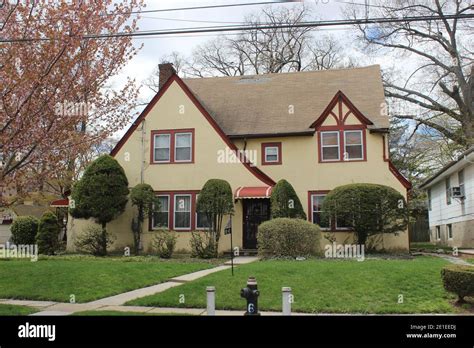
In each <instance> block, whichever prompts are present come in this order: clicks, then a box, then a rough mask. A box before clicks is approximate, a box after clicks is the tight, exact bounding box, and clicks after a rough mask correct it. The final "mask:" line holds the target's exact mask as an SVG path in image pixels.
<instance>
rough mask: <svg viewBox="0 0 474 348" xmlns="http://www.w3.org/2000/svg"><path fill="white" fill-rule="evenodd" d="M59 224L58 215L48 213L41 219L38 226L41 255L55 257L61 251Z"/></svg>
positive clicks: (38, 242) (37, 239)
mask: <svg viewBox="0 0 474 348" xmlns="http://www.w3.org/2000/svg"><path fill="white" fill-rule="evenodd" d="M59 232H60V229H59V224H58V218H57V217H56V215H55V214H54V213H52V212H50V211H47V212H46V213H44V214H43V216H42V217H41V220H40V221H39V225H38V234H37V235H36V243H37V244H38V249H39V250H38V251H39V253H40V254H47V255H54V253H55V252H56V251H57V250H58V249H59Z"/></svg>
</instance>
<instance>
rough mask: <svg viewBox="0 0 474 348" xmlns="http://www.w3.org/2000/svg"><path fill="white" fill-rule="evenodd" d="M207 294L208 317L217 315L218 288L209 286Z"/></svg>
mask: <svg viewBox="0 0 474 348" xmlns="http://www.w3.org/2000/svg"><path fill="white" fill-rule="evenodd" d="M206 292H207V315H216V288H215V287H214V286H208V287H207V288H206Z"/></svg>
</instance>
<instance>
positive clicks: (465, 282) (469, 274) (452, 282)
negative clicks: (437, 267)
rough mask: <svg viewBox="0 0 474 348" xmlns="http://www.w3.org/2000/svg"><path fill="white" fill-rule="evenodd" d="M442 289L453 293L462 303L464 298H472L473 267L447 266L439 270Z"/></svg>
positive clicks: (473, 287)
mask: <svg viewBox="0 0 474 348" xmlns="http://www.w3.org/2000/svg"><path fill="white" fill-rule="evenodd" d="M441 277H442V278H443V285H444V288H445V289H446V290H447V291H449V292H453V293H455V294H456V295H458V297H459V301H460V302H463V301H464V297H466V296H474V267H472V266H462V265H449V266H446V267H444V268H443V269H442V270H441Z"/></svg>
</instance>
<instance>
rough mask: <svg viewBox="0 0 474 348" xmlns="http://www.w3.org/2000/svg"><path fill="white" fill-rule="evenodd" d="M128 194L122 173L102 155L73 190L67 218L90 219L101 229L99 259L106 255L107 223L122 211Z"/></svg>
mask: <svg viewBox="0 0 474 348" xmlns="http://www.w3.org/2000/svg"><path fill="white" fill-rule="evenodd" d="M128 193H129V190H128V180H127V177H126V176H125V172H124V170H123V168H122V167H121V166H120V164H119V163H118V162H117V161H116V160H115V158H113V157H111V156H109V155H102V156H100V157H99V158H98V159H96V160H95V161H94V162H92V163H91V164H90V165H89V166H88V167H87V169H86V170H85V172H84V175H83V176H82V178H81V179H80V180H79V181H78V182H77V183H76V184H75V185H74V187H73V190H72V194H71V202H70V206H71V210H70V212H71V215H72V216H73V217H75V218H82V219H89V218H93V219H95V221H96V222H97V223H98V224H100V225H101V226H102V255H106V254H107V229H106V227H107V223H109V222H110V221H112V220H113V219H115V218H116V217H117V216H118V215H120V214H121V213H122V212H123V211H124V210H125V206H126V205H127V201H128V197H127V196H128Z"/></svg>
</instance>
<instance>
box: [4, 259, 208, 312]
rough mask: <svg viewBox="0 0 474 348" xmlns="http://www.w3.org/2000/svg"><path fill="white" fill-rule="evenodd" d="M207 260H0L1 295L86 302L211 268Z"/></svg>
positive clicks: (29, 298) (5, 297) (15, 297)
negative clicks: (73, 298)
mask: <svg viewBox="0 0 474 348" xmlns="http://www.w3.org/2000/svg"><path fill="white" fill-rule="evenodd" d="M212 266H213V265H212V263H209V262H196V261H189V260H180V261H173V260H170V261H162V260H159V259H157V258H146V257H142V258H124V257H122V258H94V257H71V256H66V257H58V256H56V257H47V258H42V259H40V260H39V261H37V262H30V261H26V260H8V261H0V279H1V281H0V298H2V299H7V298H8V299H28V300H51V301H58V302H69V301H70V296H71V295H74V296H75V300H76V302H78V303H81V302H89V301H93V300H96V299H100V298H103V297H107V296H112V295H116V294H120V293H122V292H126V291H130V290H134V289H137V288H141V287H145V286H150V285H153V284H158V283H162V282H165V281H166V280H168V279H170V278H173V277H175V276H178V275H183V274H186V273H191V272H196V271H199V270H202V269H207V268H211V267H212Z"/></svg>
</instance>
